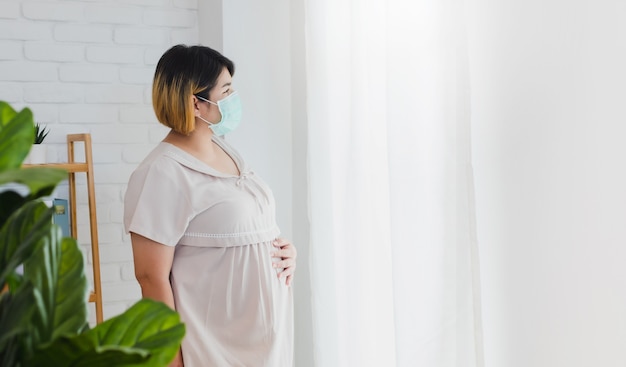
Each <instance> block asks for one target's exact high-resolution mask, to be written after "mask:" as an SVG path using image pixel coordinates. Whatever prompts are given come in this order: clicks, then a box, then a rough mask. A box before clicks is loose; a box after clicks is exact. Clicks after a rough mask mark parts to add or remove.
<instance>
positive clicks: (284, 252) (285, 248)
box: [272, 238, 298, 286]
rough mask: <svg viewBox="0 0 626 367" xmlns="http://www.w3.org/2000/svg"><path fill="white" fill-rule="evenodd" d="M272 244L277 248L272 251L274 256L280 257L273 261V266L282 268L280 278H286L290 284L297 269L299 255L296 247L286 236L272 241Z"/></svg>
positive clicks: (279, 273)
mask: <svg viewBox="0 0 626 367" xmlns="http://www.w3.org/2000/svg"><path fill="white" fill-rule="evenodd" d="M272 245H274V247H276V248H277V250H276V251H274V252H273V253H272V257H273V258H277V259H278V261H275V262H274V263H273V266H274V268H275V269H282V271H279V272H278V278H285V279H286V280H285V284H286V285H287V286H289V285H291V282H292V281H293V275H294V273H295V271H296V257H297V256H298V252H297V251H296V247H295V246H294V245H293V244H292V243H291V242H290V241H289V240H286V239H284V238H277V239H276V240H274V241H273V242H272Z"/></svg>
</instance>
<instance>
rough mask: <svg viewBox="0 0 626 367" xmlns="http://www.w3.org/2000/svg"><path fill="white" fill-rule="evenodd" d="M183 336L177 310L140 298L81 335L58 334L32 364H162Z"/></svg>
mask: <svg viewBox="0 0 626 367" xmlns="http://www.w3.org/2000/svg"><path fill="white" fill-rule="evenodd" d="M184 335H185V326H184V325H183V324H182V323H181V322H180V317H179V315H178V313H176V312H175V311H173V310H172V309H170V308H169V307H167V306H166V305H165V304H163V303H161V302H156V301H153V300H149V299H143V300H141V301H139V302H137V303H136V304H135V305H133V306H132V307H131V308H129V309H128V310H127V311H126V312H124V313H123V314H121V315H119V316H117V317H114V318H112V319H110V320H108V321H105V322H104V323H102V324H100V325H98V326H97V327H95V328H94V329H91V330H89V331H87V332H85V333H83V334H81V335H77V336H74V337H69V338H67V337H62V338H59V339H56V340H55V341H54V342H52V343H51V344H49V345H47V346H45V348H43V349H42V350H40V351H38V352H37V353H36V355H35V358H34V359H33V361H32V363H29V365H33V366H51V367H53V366H75V367H88V366H89V367H100V366H102V367H109V366H113V365H114V366H137V365H141V366H154V367H157V366H159V367H160V366H166V365H167V364H168V363H169V362H170V361H171V360H172V359H173V358H174V355H175V354H176V352H177V351H178V349H179V348H180V342H181V341H182V339H183V336H184Z"/></svg>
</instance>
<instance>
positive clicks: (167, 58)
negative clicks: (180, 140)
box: [152, 45, 235, 135]
mask: <svg viewBox="0 0 626 367" xmlns="http://www.w3.org/2000/svg"><path fill="white" fill-rule="evenodd" d="M224 68H226V69H227V70H228V71H229V72H230V74H231V75H233V74H234V73H235V65H234V64H233V62H232V61H230V60H229V59H228V58H226V57H224V56H223V55H222V54H220V53H219V52H217V51H215V50H213V49H211V48H209V47H205V46H186V45H176V46H174V47H172V48H170V49H169V50H167V51H166V52H165V53H164V54H163V56H161V59H160V60H159V63H158V64H157V67H156V71H155V72H154V81H153V84H152V107H153V108H154V113H155V114H156V117H157V119H158V120H159V122H160V123H162V124H163V125H165V126H167V127H169V128H171V129H172V130H174V131H176V132H178V133H181V134H185V135H189V134H190V133H191V132H192V131H193V130H194V129H195V127H196V120H195V116H194V113H193V99H192V96H194V95H196V96H200V97H202V98H205V99H209V92H210V91H211V89H213V87H214V86H215V83H216V82H217V78H218V77H219V75H220V73H221V72H222V70H224Z"/></svg>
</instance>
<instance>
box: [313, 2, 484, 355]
mask: <svg viewBox="0 0 626 367" xmlns="http://www.w3.org/2000/svg"><path fill="white" fill-rule="evenodd" d="M305 13H306V14H305V17H306V54H307V56H306V57H307V60H306V62H307V111H308V124H309V132H308V139H309V140H308V143H309V151H308V157H309V161H308V164H309V167H308V169H309V185H310V186H309V187H310V203H309V205H310V206H309V207H310V221H311V245H310V246H311V253H310V259H311V260H310V261H311V263H310V266H311V286H312V310H313V335H314V336H313V337H314V357H315V366H319V367H333V366H341V367H343V366H349V367H351V366H354V367H366V366H376V367H381V366H382V367H386V366H402V367H404V366H406V367H409V366H410V367H415V366H424V367H449V366H454V367H461V366H463V367H465V366H467V367H482V365H483V362H482V345H481V335H482V334H481V328H480V294H479V271H478V270H479V268H478V260H477V259H478V256H477V244H476V241H475V238H476V236H475V233H474V205H473V187H472V170H471V157H470V111H469V108H468V106H469V92H470V90H469V76H468V65H467V63H468V61H467V48H466V45H467V42H466V40H465V32H464V23H463V18H464V17H463V2H462V0H415V1H411V0H388V1H384V0H308V1H306V7H305Z"/></svg>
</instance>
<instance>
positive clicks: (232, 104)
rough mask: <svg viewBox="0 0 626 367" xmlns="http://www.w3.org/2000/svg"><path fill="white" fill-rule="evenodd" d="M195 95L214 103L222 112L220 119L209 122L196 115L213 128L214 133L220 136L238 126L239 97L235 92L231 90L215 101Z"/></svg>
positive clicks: (239, 119) (239, 118)
mask: <svg viewBox="0 0 626 367" xmlns="http://www.w3.org/2000/svg"><path fill="white" fill-rule="evenodd" d="M196 97H198V98H199V99H201V100H203V101H205V102H209V103H211V104H214V105H216V106H217V108H218V109H219V111H220V113H221V114H222V119H221V120H220V121H219V122H210V121H207V120H205V119H203V118H202V117H200V116H198V118H199V119H200V120H202V121H204V122H206V123H207V124H209V127H210V128H211V130H213V133H214V134H215V135H217V136H222V135H225V134H228V133H229V132H231V131H233V130H235V129H236V128H237V126H239V123H240V122H241V99H239V94H238V93H237V92H232V93H231V94H230V95H229V96H228V97H226V98H223V99H220V100H219V101H217V103H216V102H213V101H209V100H208V99H206V98H202V97H200V96H196Z"/></svg>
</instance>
